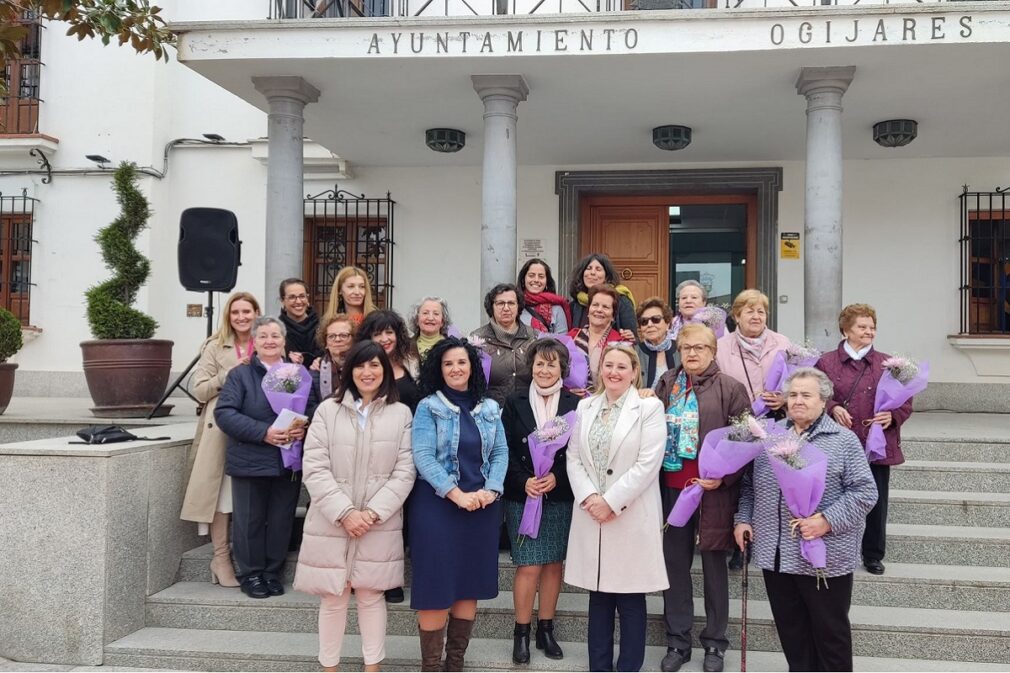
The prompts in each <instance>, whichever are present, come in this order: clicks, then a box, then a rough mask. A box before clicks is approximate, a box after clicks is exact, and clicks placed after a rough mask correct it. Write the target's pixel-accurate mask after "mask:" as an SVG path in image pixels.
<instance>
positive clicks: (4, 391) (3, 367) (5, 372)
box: [0, 362, 18, 414]
mask: <svg viewBox="0 0 1010 673" xmlns="http://www.w3.org/2000/svg"><path fill="white" fill-rule="evenodd" d="M17 368H18V366H17V364H15V363H13V362H0V414H2V413H3V412H5V411H7V405H8V404H10V403H11V395H13V394H14V370H15V369H17Z"/></svg>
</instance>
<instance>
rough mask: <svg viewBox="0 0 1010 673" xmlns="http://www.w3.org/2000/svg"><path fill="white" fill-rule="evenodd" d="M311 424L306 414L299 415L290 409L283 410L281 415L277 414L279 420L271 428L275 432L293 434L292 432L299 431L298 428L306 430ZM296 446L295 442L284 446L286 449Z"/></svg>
mask: <svg viewBox="0 0 1010 673" xmlns="http://www.w3.org/2000/svg"><path fill="white" fill-rule="evenodd" d="M308 424H309V417H308V416H306V415H305V414H299V413H297V412H295V411H291V410H290V409H281V413H279V414H277V420H276V421H274V422H273V423H272V424H271V425H270V427H271V428H273V429H274V430H281V431H283V432H291V431H292V430H297V429H298V428H304V427H305V426H307V425H308ZM292 444H294V441H291V442H288V443H287V444H285V445H284V447H285V448H288V447H290V446H291V445H292Z"/></svg>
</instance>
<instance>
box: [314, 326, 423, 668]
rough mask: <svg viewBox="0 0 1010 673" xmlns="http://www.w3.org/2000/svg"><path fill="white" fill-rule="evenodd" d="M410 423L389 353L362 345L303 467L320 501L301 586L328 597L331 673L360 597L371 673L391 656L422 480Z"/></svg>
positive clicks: (325, 650) (319, 416) (324, 626)
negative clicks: (408, 521)
mask: <svg viewBox="0 0 1010 673" xmlns="http://www.w3.org/2000/svg"><path fill="white" fill-rule="evenodd" d="M410 426H411V416H410V410H409V409H408V408H407V407H406V406H405V405H403V404H400V403H399V402H397V391H396V379H395V378H394V376H393V368H392V366H391V365H390V363H389V358H388V357H386V353H385V351H384V350H383V349H382V346H380V345H379V344H377V343H375V342H372V341H362V342H360V343H358V344H356V345H355V346H353V347H352V348H351V350H350V352H349V353H348V354H347V359H346V361H345V364H344V368H343V371H342V373H341V378H340V388H339V389H338V390H337V393H336V394H335V395H334V396H333V397H331V398H329V399H328V400H326V401H325V402H323V403H322V404H320V405H319V408H318V410H317V411H316V414H315V417H314V418H313V420H312V425H311V426H310V427H309V432H308V435H307V436H306V438H305V458H304V461H303V470H304V475H305V476H304V479H305V487H306V488H307V489H308V491H309V494H310V495H311V496H312V501H311V503H310V505H309V512H308V516H306V518H305V537H304V540H303V541H302V548H301V551H300V552H299V554H298V565H297V567H296V568H295V589H297V590H298V591H303V592H305V593H309V594H315V595H317V596H322V601H321V602H320V605H319V663H321V664H322V665H323V670H325V671H335V670H337V668H336V667H337V665H338V664H339V663H340V650H341V646H342V644H343V639H344V631H345V628H346V626H347V606H348V603H349V602H350V600H351V591H352V590H353V592H354V596H355V599H356V602H357V612H358V628H359V630H360V632H361V650H362V655H363V658H364V661H365V670H366V671H377V670H379V663H380V662H381V661H382V660H383V659H384V658H385V655H386V652H385V640H386V601H385V598H384V596H383V592H384V591H385V590H386V589H393V588H395V587H400V586H403V534H402V530H403V502H404V500H406V499H407V495H409V494H410V489H411V488H412V487H413V485H414V477H415V471H414V458H413V455H412V454H411V451H410Z"/></svg>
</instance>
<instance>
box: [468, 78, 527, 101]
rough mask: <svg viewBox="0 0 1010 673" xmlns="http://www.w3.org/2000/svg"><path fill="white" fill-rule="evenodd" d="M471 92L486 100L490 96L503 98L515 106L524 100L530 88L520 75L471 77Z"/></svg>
mask: <svg viewBox="0 0 1010 673" xmlns="http://www.w3.org/2000/svg"><path fill="white" fill-rule="evenodd" d="M470 79H471V80H472V81H473V90H474V91H476V92H477V95H478V96H480V97H481V100H486V99H487V98H488V97H490V96H505V97H507V98H511V99H513V100H514V101H515V102H516V104H518V103H521V102H522V101H524V100H526V97H527V96H528V95H529V93H530V87H529V85H527V84H526V79H525V78H524V77H523V76H522V75H471V76H470Z"/></svg>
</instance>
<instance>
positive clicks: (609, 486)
mask: <svg viewBox="0 0 1010 673" xmlns="http://www.w3.org/2000/svg"><path fill="white" fill-rule="evenodd" d="M641 380H642V370H641V365H640V364H639V361H638V356H637V355H636V354H635V350H634V348H633V347H632V346H630V345H629V344H625V343H615V344H609V345H607V346H606V348H605V349H604V351H603V362H602V364H601V366H600V375H599V379H598V384H597V389H596V390H597V392H596V394H595V395H593V396H592V397H590V398H589V399H585V400H582V401H581V402H579V406H578V409H577V414H578V420H577V421H576V428H575V431H574V432H573V433H572V437H571V440H570V441H569V444H568V479H569V481H570V482H571V486H572V493H573V495H574V497H575V505H574V507H573V511H572V526H571V532H570V533H569V536H568V558H567V562H566V564H565V581H566V582H567V583H568V584H571V585H573V586H577V587H582V588H584V589H588V590H589V634H588V636H589V637H588V638H587V640H588V643H589V670H592V671H612V670H614V621H615V619H614V616H615V612H616V614H617V615H618V616H619V617H620V620H621V636H620V640H621V647H620V650H621V652H620V656H619V657H618V659H617V669H616V670H618V671H637V670H639V669H641V667H642V664H643V663H644V662H645V632H646V607H645V594H647V593H649V592H652V591H662V590H665V589H666V588H667V587H669V583H668V581H667V577H666V567H665V565H664V563H663V538H662V528H663V515H662V509H661V503H660V495H659V479H658V475H659V469H660V466H661V465H662V464H663V452H664V449H665V447H666V423H665V422H664V417H663V407H662V404H660V402H659V400H658V399H657V398H655V397H646V398H642V397H639V394H638V390H637V388H638V387H639V386H640V385H641ZM629 550H634V553H629Z"/></svg>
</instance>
